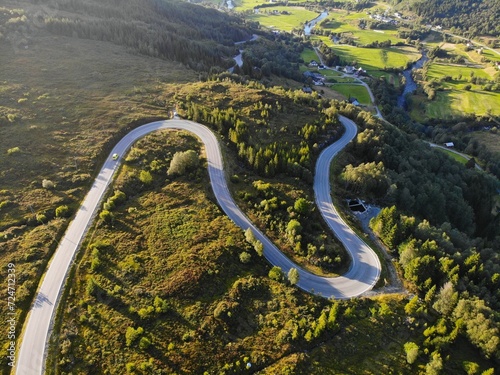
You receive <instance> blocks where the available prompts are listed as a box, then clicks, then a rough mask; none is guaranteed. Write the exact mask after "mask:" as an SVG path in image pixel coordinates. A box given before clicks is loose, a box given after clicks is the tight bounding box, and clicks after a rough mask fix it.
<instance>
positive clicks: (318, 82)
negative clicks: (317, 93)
mask: <svg viewBox="0 0 500 375" xmlns="http://www.w3.org/2000/svg"><path fill="white" fill-rule="evenodd" d="M304 77H305V78H306V79H308V78H311V80H312V83H313V85H315V86H324V85H325V79H326V78H325V76H324V75H322V74H319V73H317V72H311V71H310V70H307V71H305V72H304Z"/></svg>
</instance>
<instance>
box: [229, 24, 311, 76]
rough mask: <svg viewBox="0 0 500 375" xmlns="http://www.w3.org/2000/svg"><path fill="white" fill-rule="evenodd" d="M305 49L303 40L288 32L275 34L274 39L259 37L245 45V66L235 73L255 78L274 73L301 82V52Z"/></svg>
mask: <svg viewBox="0 0 500 375" xmlns="http://www.w3.org/2000/svg"><path fill="white" fill-rule="evenodd" d="M303 50H304V44H303V42H302V40H301V39H300V38H297V37H294V36H293V35H291V34H288V33H281V34H278V35H275V36H274V40H273V41H270V40H267V39H264V38H259V39H258V40H257V41H256V42H253V43H247V44H246V45H245V50H244V51H243V66H242V67H241V69H238V70H235V73H236V72H240V73H242V74H244V75H246V76H248V77H251V78H255V79H266V78H269V77H270V76H271V75H272V74H274V75H277V76H282V77H286V78H291V79H294V80H296V81H299V82H300V81H301V80H302V74H301V73H300V71H299V64H300V63H303V60H302V59H301V57H300V53H301V52H302V51H303Z"/></svg>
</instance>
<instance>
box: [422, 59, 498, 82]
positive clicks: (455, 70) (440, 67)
mask: <svg viewBox="0 0 500 375" xmlns="http://www.w3.org/2000/svg"><path fill="white" fill-rule="evenodd" d="M446 76H450V77H452V79H453V82H455V81H456V82H457V83H458V82H462V83H465V81H466V80H467V79H469V78H470V77H472V76H475V77H478V78H485V79H488V80H490V79H493V76H492V75H491V74H489V73H488V72H487V71H485V69H481V68H470V67H467V66H463V65H458V64H456V65H449V64H439V63H434V64H431V66H430V67H429V69H428V71H427V78H428V79H432V78H435V79H440V78H443V77H446Z"/></svg>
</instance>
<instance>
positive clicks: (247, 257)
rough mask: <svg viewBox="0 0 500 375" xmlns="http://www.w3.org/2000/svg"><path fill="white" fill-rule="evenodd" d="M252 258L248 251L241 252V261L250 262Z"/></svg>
mask: <svg viewBox="0 0 500 375" xmlns="http://www.w3.org/2000/svg"><path fill="white" fill-rule="evenodd" d="M251 259H252V256H251V255H250V254H249V253H247V252H246V251H244V252H242V253H241V254H240V262H241V263H243V264H247V263H250V260H251Z"/></svg>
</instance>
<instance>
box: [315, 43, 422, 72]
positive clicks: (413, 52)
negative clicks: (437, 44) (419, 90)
mask: <svg viewBox="0 0 500 375" xmlns="http://www.w3.org/2000/svg"><path fill="white" fill-rule="evenodd" d="M319 39H320V40H322V41H323V42H324V43H325V44H327V45H328V46H330V47H331V48H333V50H334V52H335V53H336V54H338V55H339V56H340V57H341V59H342V60H343V61H344V62H345V63H353V62H355V63H356V66H361V67H362V68H363V69H366V70H367V71H369V72H370V71H380V70H382V69H384V68H404V67H406V65H407V64H408V63H411V62H413V61H416V60H418V59H419V58H420V53H419V52H418V50H417V49H415V48H412V47H391V48H360V47H353V46H347V45H334V44H333V42H332V41H331V40H330V39H328V38H327V37H320V38H319Z"/></svg>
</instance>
